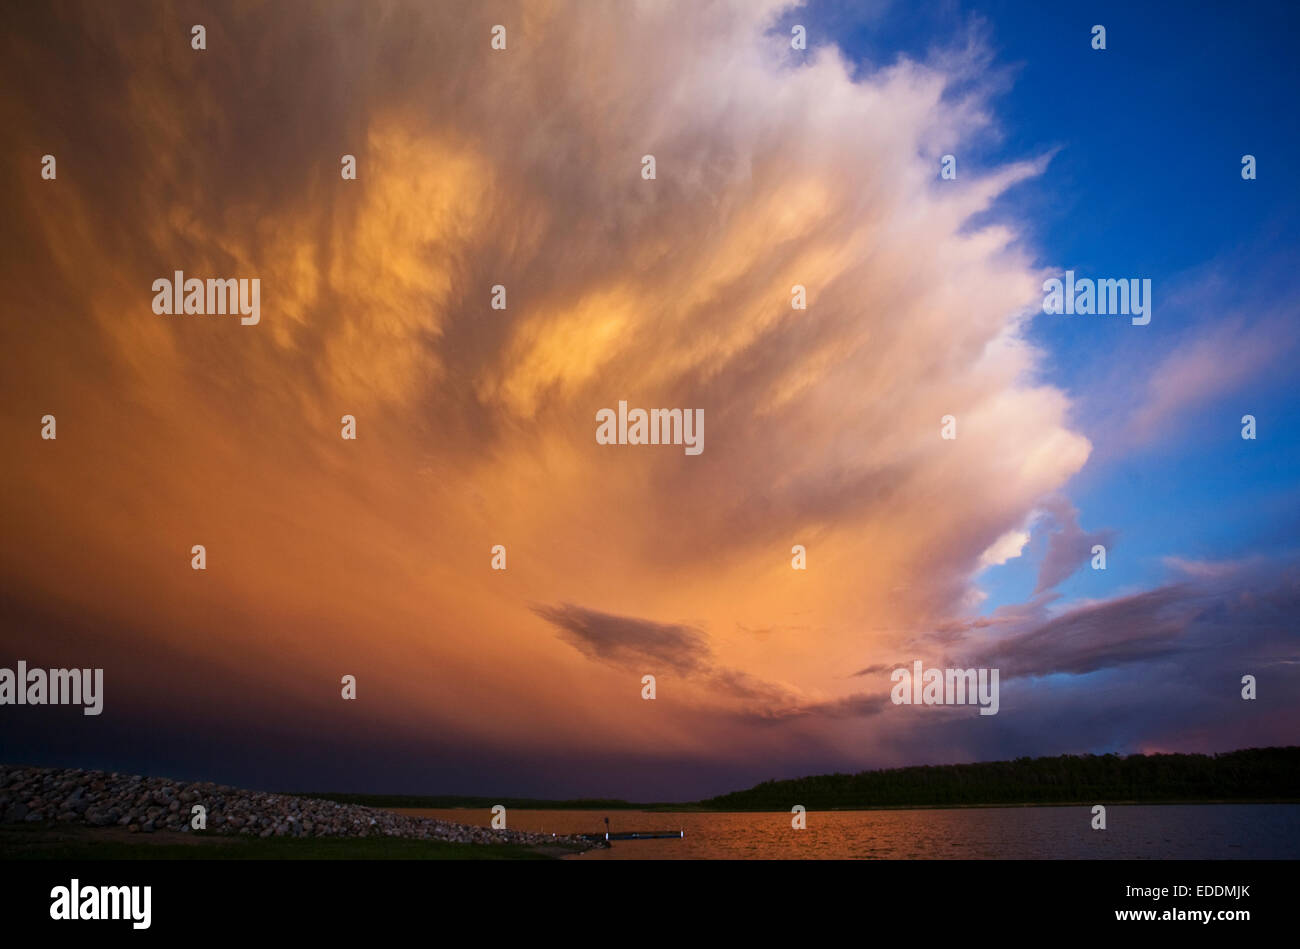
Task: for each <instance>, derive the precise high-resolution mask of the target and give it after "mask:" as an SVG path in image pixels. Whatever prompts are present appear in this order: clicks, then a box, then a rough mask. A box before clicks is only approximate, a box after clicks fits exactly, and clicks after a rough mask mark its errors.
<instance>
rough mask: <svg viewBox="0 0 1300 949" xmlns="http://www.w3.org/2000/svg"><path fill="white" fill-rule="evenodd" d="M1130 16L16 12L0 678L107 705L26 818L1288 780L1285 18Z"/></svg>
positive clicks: (297, 8) (1291, 444) (522, 8)
mask: <svg viewBox="0 0 1300 949" xmlns="http://www.w3.org/2000/svg"><path fill="white" fill-rule="evenodd" d="M1135 6H1137V7H1141V5H1134V4H1127V3H1126V4H1106V3H1088V4H1029V3H981V4H978V5H972V4H965V3H956V2H941V3H925V2H922V3H889V2H864V3H849V2H838V0H837V2H813V3H810V4H806V5H797V4H789V3H781V2H770V0H765V2H755V0H745V2H739V0H737V2H681V3H676V2H663V3H651V2H617V3H615V2H601V0H587V2H574V3H563V2H553V3H552V2H529V3H526V4H511V3H495V2H485V3H480V4H473V5H468V4H436V3H419V4H414V3H378V2H376V3H365V4H361V3H331V4H320V5H314V6H308V5H302V4H273V3H246V4H237V5H229V6H222V7H219V8H217V9H215V10H214V9H212V8H207V9H204V8H203V7H202V6H199V5H192V4H175V5H142V4H141V5H134V4H133V5H120V4H112V5H104V4H90V3H74V4H65V3H52V4H49V5H41V6H39V7H30V8H27V9H24V10H22V11H17V12H16V13H15V14H14V16H13V18H12V20H13V22H12V24H11V26H10V28H8V29H7V30H6V34H5V36H4V38H3V40H2V41H0V42H2V43H3V48H2V53H3V55H0V72H2V73H3V74H4V80H5V87H6V88H7V89H9V90H11V92H15V93H16V94H11V95H7V96H5V97H4V98H3V100H0V118H2V119H3V123H4V127H5V129H6V133H7V134H6V140H7V147H6V148H5V149H4V150H3V152H2V153H0V162H3V174H2V175H0V188H3V191H4V193H3V201H4V205H5V207H6V208H7V209H8V210H7V212H6V218H7V220H8V222H9V224H8V226H7V227H6V228H5V229H4V232H3V236H0V240H2V241H3V250H4V253H3V254H0V274H2V275H3V286H4V288H5V292H6V296H7V301H6V303H7V305H6V306H5V310H4V316H3V319H2V320H0V399H2V401H0V404H2V405H3V411H2V413H0V414H2V417H0V441H2V443H3V445H4V446H5V452H4V461H3V464H2V465H0V479H2V480H0V522H2V523H3V524H4V530H3V534H2V535H0V604H2V606H0V666H5V667H9V668H13V667H15V664H16V663H17V661H18V660H24V661H26V662H27V663H28V665H29V666H39V667H46V668H54V667H86V668H103V669H104V682H105V686H104V690H105V694H104V710H103V713H102V714H101V715H98V716H85V715H83V714H82V713H81V710H80V709H77V708H67V707H55V706H45V707H40V706H36V707H33V706H23V707H15V706H0V760H4V761H14V762H25V763H31V764H41V765H64V766H77V767H98V768H107V769H111V770H119V771H132V772H139V773H148V774H155V775H166V776H172V777H179V778H187V779H206V780H216V781H220V782H224V783H229V784H236V785H243V786H251V787H258V788H268V789H282V790H309V789H316V790H325V789H330V790H338V791H373V792H393V793H426V794H438V793H447V794H494V793H496V794H501V795H510V796H538V797H574V796H611V797H623V798H626V799H629V800H640V801H651V800H688V799H695V798H699V797H703V796H707V795H712V794H717V793H721V792H725V791H728V790H733V789H737V788H742V787H747V786H749V785H752V784H754V783H756V782H758V781H761V780H766V779H769V778H785V777H795V776H799V775H803V774H809V773H820V772H828V771H856V770H863V769H867V768H879V767H894V766H902V765H911V764H938V763H952V762H963V761H980V760H1000V759H1006V758H1013V757H1018V756H1021V755H1054V754H1062V753H1071V754H1082V753H1098V754H1100V753H1107V752H1118V753H1134V752H1144V753H1151V752H1169V751H1183V752H1218V751H1229V750H1234V749H1237V748H1244V747H1262V746H1269V745H1283V744H1292V743H1295V741H1296V736H1297V733H1298V732H1297V726H1298V725H1300V689H1298V688H1297V686H1300V674H1298V673H1297V669H1298V668H1300V666H1298V665H1297V663H1298V662H1300V648H1297V646H1298V639H1300V623H1298V622H1297V618H1296V617H1297V607H1300V559H1298V553H1300V552H1298V551H1297V538H1298V537H1300V490H1297V479H1296V473H1297V470H1298V469H1300V464H1298V463H1300V451H1298V450H1297V445H1298V444H1300V438H1298V437H1297V436H1298V435H1300V417H1298V415H1297V410H1298V409H1300V398H1298V397H1297V387H1296V384H1295V383H1296V369H1295V366H1296V364H1297V355H1298V353H1297V349H1298V344H1300V324H1298V323H1297V314H1296V312H1295V309H1296V301H1297V299H1300V295H1298V294H1297V289H1298V287H1297V282H1298V281H1297V275H1296V273H1295V268H1294V266H1293V263H1292V262H1293V261H1294V259H1295V257H1296V253H1297V244H1298V243H1300V233H1298V225H1297V215H1296V211H1297V194H1298V193H1300V192H1298V191H1297V189H1296V187H1295V185H1294V179H1293V177H1292V174H1291V171H1290V169H1289V167H1288V161H1289V159H1290V158H1291V157H1292V156H1294V155H1296V154H1300V134H1298V130H1297V123H1296V117H1295V112H1294V107H1293V106H1294V101H1295V97H1296V93H1297V86H1298V83H1297V76H1296V67H1295V65H1294V57H1293V55H1292V53H1291V50H1290V40H1289V38H1290V37H1292V36H1294V35H1295V33H1296V30H1297V27H1300V22H1297V21H1300V11H1297V8H1296V7H1295V6H1294V5H1292V4H1287V3H1278V4H1267V3H1246V4H1239V5H1236V6H1234V7H1232V8H1231V9H1229V10H1227V11H1224V10H1222V9H1220V10H1215V9H1214V8H1213V6H1212V5H1209V4H1204V5H1200V4H1188V5H1184V6H1181V7H1180V8H1179V10H1178V12H1177V14H1176V16H1175V15H1171V14H1170V13H1168V12H1167V11H1166V12H1161V10H1160V9H1159V6H1158V5H1151V6H1150V7H1148V8H1146V9H1142V8H1138V9H1133V7H1135ZM194 24H202V25H204V27H205V30H206V44H205V45H206V48H204V49H201V50H200V49H194V48H193V47H192V45H191V41H192V33H191V28H192V26H193V25H194ZM495 25H504V26H505V28H506V46H505V48H504V49H493V48H492V45H491V41H492V29H493V27H494V26H495ZM1095 25H1103V26H1104V27H1105V28H1106V48H1105V49H1094V48H1093V45H1092V44H1093V27H1094V26H1095ZM795 26H803V27H804V29H805V31H806V35H807V48H806V49H795V48H792V44H791V37H792V32H791V31H792V28H793V27H795ZM47 154H48V155H53V156H54V157H55V159H56V162H57V164H56V168H57V174H56V177H54V178H52V179H50V178H45V177H42V167H43V156H45V155H47ZM344 155H353V156H355V159H356V169H357V173H356V177H355V179H347V178H344V177H343V175H342V174H341V164H342V161H341V159H342V156H344ZM647 155H653V156H654V159H655V175H654V177H653V178H646V177H645V176H644V167H645V165H644V162H643V158H644V156H647ZM945 155H951V156H953V157H954V158H955V167H956V177H955V178H944V177H942V176H941V174H940V170H941V163H942V159H943V156H945ZM1244 155H1253V156H1255V160H1256V168H1257V177H1255V178H1254V179H1253V180H1246V179H1244V178H1243V176H1242V156H1244ZM1067 269H1069V270H1073V271H1074V272H1075V273H1076V275H1078V276H1079V277H1088V278H1093V279H1104V278H1114V279H1120V278H1124V279H1128V278H1140V279H1149V280H1150V281H1151V286H1152V291H1151V298H1150V299H1151V320H1150V323H1149V324H1147V325H1144V326H1143V325H1134V324H1133V323H1132V322H1131V321H1130V320H1129V319H1128V318H1127V317H1124V316H1102V315H1069V316H1067V315H1060V314H1049V313H1045V312H1044V311H1043V297H1044V295H1045V294H1044V286H1043V284H1044V281H1046V280H1048V279H1050V278H1053V277H1057V278H1060V277H1063V275H1064V272H1065V271H1066V270H1067ZM177 270H180V271H183V272H184V273H185V275H186V276H193V277H199V278H223V279H224V278H249V279H251V278H257V279H258V280H259V281H260V319H259V321H258V322H257V323H256V324H255V325H244V324H243V323H241V321H240V319H239V318H238V317H231V316H204V315H197V314H171V315H165V314H158V313H156V312H155V310H154V307H153V300H154V290H153V282H154V281H155V280H156V279H158V278H160V277H162V278H167V279H170V278H171V276H172V274H173V273H174V272H175V271H177ZM795 285H800V286H803V287H805V288H806V294H807V306H806V309H796V308H794V307H793V306H792V303H791V301H792V287H794V286H795ZM495 286H502V287H505V299H506V302H505V308H504V309H498V308H494V307H493V306H492V301H493V296H494V292H493V287H495ZM620 401H625V402H627V403H628V405H629V406H630V407H632V408H636V407H643V408H682V409H690V410H702V411H703V416H704V420H705V424H704V429H703V436H704V439H703V451H701V452H700V453H699V454H688V453H687V452H685V451H683V449H682V447H681V446H674V445H608V444H601V443H600V441H599V440H598V438H597V437H596V433H597V424H596V419H597V413H598V412H600V411H601V410H602V409H606V408H614V409H616V408H617V406H618V403H619V402H620ZM46 415H53V416H54V417H55V418H56V420H57V437H56V438H54V439H49V438H43V437H42V431H43V427H44V423H43V421H42V419H43V417H44V416H46ZM345 415H351V416H353V417H354V419H355V425H356V436H357V437H356V438H355V439H344V438H342V437H341V431H342V424H341V420H342V418H343V416H345ZM948 415H951V416H953V418H954V420H955V432H956V437H955V438H944V437H942V429H943V421H942V420H943V419H944V417H945V416H948ZM1246 415H1251V416H1253V417H1254V419H1255V437H1254V438H1253V439H1245V438H1243V437H1242V430H1243V416H1246ZM196 544H201V545H203V547H204V549H205V552H206V565H205V569H203V570H195V569H193V568H192V553H191V551H192V547H193V545H196ZM497 545H501V546H502V547H504V549H505V569H494V554H493V549H494V547H496V546H497ZM795 545H801V546H802V547H803V548H804V549H805V551H806V568H805V569H794V567H793V566H792V559H793V548H794V546H795ZM1096 545H1102V546H1103V547H1104V548H1105V550H1106V563H1105V569H1094V566H1093V564H1094V562H1095V561H1094V556H1093V549H1094V547H1095V546H1096ZM497 564H498V565H499V560H498V561H497ZM917 660H920V661H922V662H923V663H924V665H925V666H926V667H937V668H973V667H979V668H996V669H998V670H999V671H1000V707H999V711H998V713H997V714H996V715H980V714H978V710H977V709H976V708H974V707H972V706H969V705H967V706H913V705H898V704H895V703H894V702H893V701H891V698H890V690H891V685H892V682H891V678H890V675H891V671H892V670H893V669H895V668H897V667H900V666H901V667H910V666H911V664H912V663H913V662H914V661H917ZM646 675H652V676H654V677H655V697H654V699H653V700H649V699H646V698H643V676H646ZM1244 675H1252V676H1254V677H1256V681H1257V697H1256V698H1255V699H1253V700H1249V701H1248V700H1244V699H1243V698H1242V694H1241V692H1242V685H1241V680H1242V676H1244ZM343 676H353V677H355V682H356V697H355V699H344V698H343V695H342V687H341V685H340V683H341V681H342V677H343Z"/></svg>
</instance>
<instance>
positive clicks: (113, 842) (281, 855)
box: [0, 824, 572, 860]
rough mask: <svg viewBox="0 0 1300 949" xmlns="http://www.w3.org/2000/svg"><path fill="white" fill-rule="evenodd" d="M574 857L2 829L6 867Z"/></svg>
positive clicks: (424, 846)
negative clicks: (10, 863)
mask: <svg viewBox="0 0 1300 949" xmlns="http://www.w3.org/2000/svg"><path fill="white" fill-rule="evenodd" d="M571 852H572V851H570V850H567V849H563V848H559V847H555V848H550V847H523V846H517V845H514V844H491V845H485V844H456V843H447V842H445V841H439V840H407V839H404V838H401V837H266V838H261V837H243V836H225V835H219V834H210V833H183V834H182V833H171V832H159V833H153V834H132V833H129V832H127V831H126V830H125V829H124V828H121V827H82V826H76V825H69V824H54V825H44V826H39V827H38V826H34V825H31V824H17V825H0V859H4V860H547V859H551V858H553V857H558V856H562V855H564V854H566V853H571Z"/></svg>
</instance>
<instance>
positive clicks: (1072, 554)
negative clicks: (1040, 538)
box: [1034, 498, 1116, 593]
mask: <svg viewBox="0 0 1300 949" xmlns="http://www.w3.org/2000/svg"><path fill="white" fill-rule="evenodd" d="M1044 507H1045V508H1046V509H1047V512H1048V516H1049V517H1050V518H1051V520H1052V522H1053V524H1054V528H1053V529H1051V532H1050V533H1049V534H1048V538H1047V553H1046V555H1044V557H1043V562H1042V564H1041V565H1040V566H1039V568H1038V586H1037V588H1036V589H1035V590H1034V592H1035V593H1042V592H1043V591H1044V590H1050V589H1051V588H1052V587H1054V586H1056V585H1057V584H1058V583H1060V582H1061V581H1062V580H1064V579H1066V578H1067V577H1069V576H1070V574H1072V573H1074V571H1076V570H1078V569H1079V567H1081V566H1082V565H1083V564H1085V563H1087V562H1088V561H1089V559H1091V557H1092V556H1093V554H1092V548H1093V547H1094V546H1095V545H1097V544H1101V545H1102V546H1103V547H1105V548H1106V552H1107V554H1109V553H1110V549H1111V547H1112V546H1113V545H1114V543H1115V537H1116V532H1115V531H1113V530H1099V531H1085V530H1083V528H1081V527H1080V526H1079V512H1078V511H1077V510H1076V509H1075V507H1074V505H1072V504H1071V503H1070V502H1069V501H1067V500H1065V499H1064V498H1051V499H1049V500H1048V501H1047V502H1046V503H1045V505H1044Z"/></svg>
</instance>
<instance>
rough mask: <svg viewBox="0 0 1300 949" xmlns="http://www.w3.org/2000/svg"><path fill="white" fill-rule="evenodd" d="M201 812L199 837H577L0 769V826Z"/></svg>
mask: <svg viewBox="0 0 1300 949" xmlns="http://www.w3.org/2000/svg"><path fill="white" fill-rule="evenodd" d="M196 804H199V805H202V806H203V807H204V808H205V809H206V815H205V817H206V822H207V827H206V829H207V831H208V832H210V833H218V834H246V835H256V836H258V837H377V836H383V837H408V838H413V839H416V840H445V841H450V842H452V843H472V844H502V843H511V844H557V843H558V844H564V845H568V846H573V847H580V848H583V849H586V848H588V847H591V846H592V845H591V843H590V842H588V841H584V840H582V839H581V838H579V837H554V836H550V835H545V834H530V833H525V832H522V831H515V830H490V829H488V828H485V827H471V826H468V825H465V824H456V823H452V822H451V821H443V820H435V819H433V818H429V817H409V816H406V815H403V814H394V813H393V812H392V811H385V810H382V809H380V808H375V807H363V806H361V805H359V804H338V803H336V802H334V801H323V800H319V799H317V798H303V797H293V796H292V795H288V794H268V793H265V792H262V791H243V790H240V789H238V788H232V787H227V786H225V785H221V784H213V783H211V782H185V781H172V780H169V779H167V778H146V777H142V776H140V775H138V774H136V775H129V774H118V773H117V772H112V773H110V772H106V771H83V770H81V769H79V768H29V767H21V766H15V765H0V822H5V823H14V822H19V821H29V822H37V821H47V822H48V821H54V822H60V823H70V824H87V825H90V826H92V827H109V826H113V825H116V826H119V827H125V828H127V829H128V830H130V831H132V832H137V831H138V832H141V833H152V832H153V831H157V830H171V831H181V832H186V833H188V832H190V830H191V817H192V815H193V814H194V813H195V812H194V810H193V808H194V805H196Z"/></svg>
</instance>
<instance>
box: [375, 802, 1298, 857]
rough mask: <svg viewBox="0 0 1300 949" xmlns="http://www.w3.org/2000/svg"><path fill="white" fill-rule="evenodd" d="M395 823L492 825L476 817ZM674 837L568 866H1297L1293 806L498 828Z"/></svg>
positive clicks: (674, 816)
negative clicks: (1099, 825) (1168, 862)
mask: <svg viewBox="0 0 1300 949" xmlns="http://www.w3.org/2000/svg"><path fill="white" fill-rule="evenodd" d="M399 812H400V813H403V814H413V815H418V816H422V817H437V818H439V819H442V820H450V821H457V822H459V823H462V824H479V825H482V826H484V827H487V826H490V825H491V819H492V815H491V813H490V812H489V811H488V810H487V809H486V808H484V809H481V810H479V809H439V810H424V809H409V808H403V809H400V810H399ZM605 817H608V818H609V823H610V830H611V831H612V832H614V833H625V832H629V831H656V830H679V829H680V830H684V831H685V832H686V836H685V837H684V838H682V839H669V840H628V841H623V840H620V841H615V842H614V846H613V847H611V848H610V849H609V850H603V849H602V850H592V851H589V852H587V853H584V854H582V855H580V856H577V857H573V858H568V859H578V860H620V859H651V860H678V859H680V860H698V859H726V860H754V859H758V860H784V859H831V860H840V859H863V860H918V859H919V860H966V859H975V860H1005V859H1031V860H1032V859H1100V860H1115V859H1185V860H1202V859H1207V860H1215V859H1228V860H1238V859H1296V858H1300V804H1159V805H1151V804H1115V805H1109V806H1107V808H1106V827H1107V829H1106V830H1093V829H1092V826H1091V824H1092V813H1091V807H1085V806H1069V807H987V808H960V809H953V810H937V809H925V810H889V811H812V812H809V813H808V815H807V825H808V826H807V829H805V830H794V829H792V828H791V826H790V820H791V815H790V814H788V813H702V812H698V811H537V810H510V811H508V812H507V814H506V818H507V826H509V827H510V828H512V829H514V830H527V831H533V832H541V833H548V834H549V833H556V834H594V833H603V832H604V829H605V824H604V820H603V818H605Z"/></svg>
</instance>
